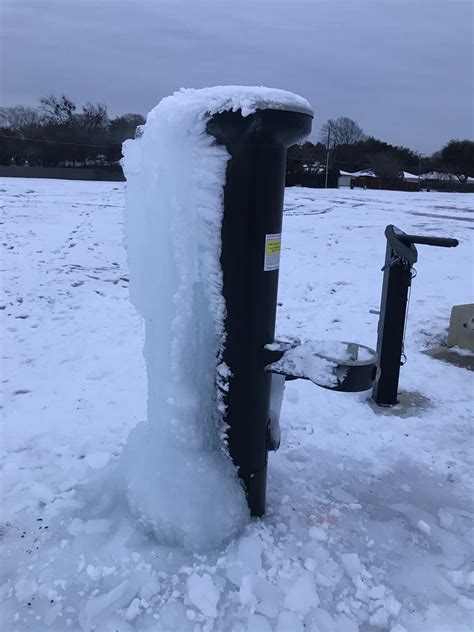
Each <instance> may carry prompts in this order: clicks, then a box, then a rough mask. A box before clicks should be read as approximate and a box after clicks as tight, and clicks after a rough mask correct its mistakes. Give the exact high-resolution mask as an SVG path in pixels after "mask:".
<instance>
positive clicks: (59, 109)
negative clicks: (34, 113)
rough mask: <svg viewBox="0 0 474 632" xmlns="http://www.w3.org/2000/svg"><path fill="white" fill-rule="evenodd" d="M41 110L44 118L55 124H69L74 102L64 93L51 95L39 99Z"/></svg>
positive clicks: (74, 107) (71, 118) (74, 108)
mask: <svg viewBox="0 0 474 632" xmlns="http://www.w3.org/2000/svg"><path fill="white" fill-rule="evenodd" d="M40 103H41V108H40V109H41V112H42V113H43V115H44V116H45V118H46V119H47V120H48V121H50V122H51V123H55V124H60V125H64V124H71V123H72V121H73V119H74V113H75V111H76V109H77V108H76V104H75V103H74V102H73V101H71V99H68V98H67V97H66V96H65V95H64V94H63V95H62V96H61V97H55V96H54V95H51V96H49V97H43V98H42V99H40Z"/></svg>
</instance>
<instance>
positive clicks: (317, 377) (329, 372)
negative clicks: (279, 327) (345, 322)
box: [265, 339, 379, 393]
mask: <svg viewBox="0 0 474 632" xmlns="http://www.w3.org/2000/svg"><path fill="white" fill-rule="evenodd" d="M265 352H266V354H267V356H266V358H267V360H268V363H267V364H266V366H265V370H266V371H269V372H270V373H274V374H278V375H284V376H285V377H286V379H287V380H295V379H298V378H301V379H304V380H311V382H313V383H314V384H317V385H318V386H322V387H323V388H327V389H330V390H333V391H345V392H348V393H355V392H359V391H367V390H369V389H371V388H372V387H373V386H374V383H375V382H376V380H377V379H378V373H379V371H378V366H377V361H378V358H377V353H376V352H375V351H374V350H373V349H370V348H369V347H366V346H365V345H360V344H358V343H356V342H344V341H339V340H308V341H306V342H300V341H299V340H298V339H291V340H287V341H283V340H277V341H275V342H273V343H271V344H269V345H266V347H265Z"/></svg>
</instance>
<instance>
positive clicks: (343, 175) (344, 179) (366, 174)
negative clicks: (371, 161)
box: [337, 169, 377, 187]
mask: <svg viewBox="0 0 474 632" xmlns="http://www.w3.org/2000/svg"><path fill="white" fill-rule="evenodd" d="M339 174H340V175H339V178H338V179H337V186H338V187H350V186H353V187H354V186H357V183H356V180H357V178H376V177H377V176H376V175H375V173H374V172H373V171H372V170H371V169H365V170H363V171H354V172H353V173H350V172H349V171H339Z"/></svg>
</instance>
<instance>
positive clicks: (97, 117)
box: [77, 101, 109, 131]
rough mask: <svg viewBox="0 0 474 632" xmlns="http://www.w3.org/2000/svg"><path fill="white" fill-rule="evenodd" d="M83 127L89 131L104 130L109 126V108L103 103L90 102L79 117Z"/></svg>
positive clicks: (84, 106) (83, 107)
mask: <svg viewBox="0 0 474 632" xmlns="http://www.w3.org/2000/svg"><path fill="white" fill-rule="evenodd" d="M77 119H78V120H79V122H80V123H81V125H82V127H84V128H85V129H88V130H91V131H93V130H103V129H106V128H107V127H108V126H109V117H108V115H107V106H106V105H104V104H103V103H91V102H90V101H88V102H87V103H86V104H85V105H83V106H82V112H81V114H79V115H78V116H77Z"/></svg>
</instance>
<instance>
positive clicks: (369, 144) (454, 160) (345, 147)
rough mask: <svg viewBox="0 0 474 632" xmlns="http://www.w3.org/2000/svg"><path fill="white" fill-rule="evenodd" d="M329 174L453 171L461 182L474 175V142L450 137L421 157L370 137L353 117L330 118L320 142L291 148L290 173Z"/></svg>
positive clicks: (388, 175) (390, 175)
mask: <svg viewBox="0 0 474 632" xmlns="http://www.w3.org/2000/svg"><path fill="white" fill-rule="evenodd" d="M326 163H328V171H329V174H330V175H332V176H334V175H335V174H336V176H337V174H338V173H339V172H340V171H348V172H351V173H352V172H354V171H361V170H371V171H373V172H374V173H375V175H377V176H379V177H381V178H397V177H400V176H401V175H402V173H403V171H408V172H410V173H413V174H415V175H418V174H420V173H427V172H430V171H436V172H440V173H445V174H452V175H454V176H456V177H457V178H458V180H459V181H460V182H466V181H467V178H468V177H474V142H473V141H471V140H450V141H449V143H447V144H446V145H445V146H444V147H442V148H441V149H440V150H439V151H437V152H435V153H434V154H433V155H432V156H429V157H426V156H421V155H420V154H418V153H417V152H414V151H412V150H411V149H408V148H407V147H398V146H396V145H390V144H389V143H386V142H384V141H382V140H378V139H377V138H374V137H372V136H366V135H365V134H364V132H363V130H362V129H361V127H360V126H359V125H358V124H357V123H356V122H355V121H353V120H352V119H349V118H347V117H340V118H338V119H330V120H328V121H327V122H326V123H325V124H324V125H323V126H322V128H321V132H320V139H319V142H317V143H311V142H308V141H307V142H305V143H303V144H301V145H294V146H293V147H290V149H289V150H288V174H289V175H290V176H292V177H293V178H297V177H298V175H300V176H302V175H303V174H308V173H309V174H313V175H315V176H316V174H325V171H326Z"/></svg>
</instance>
